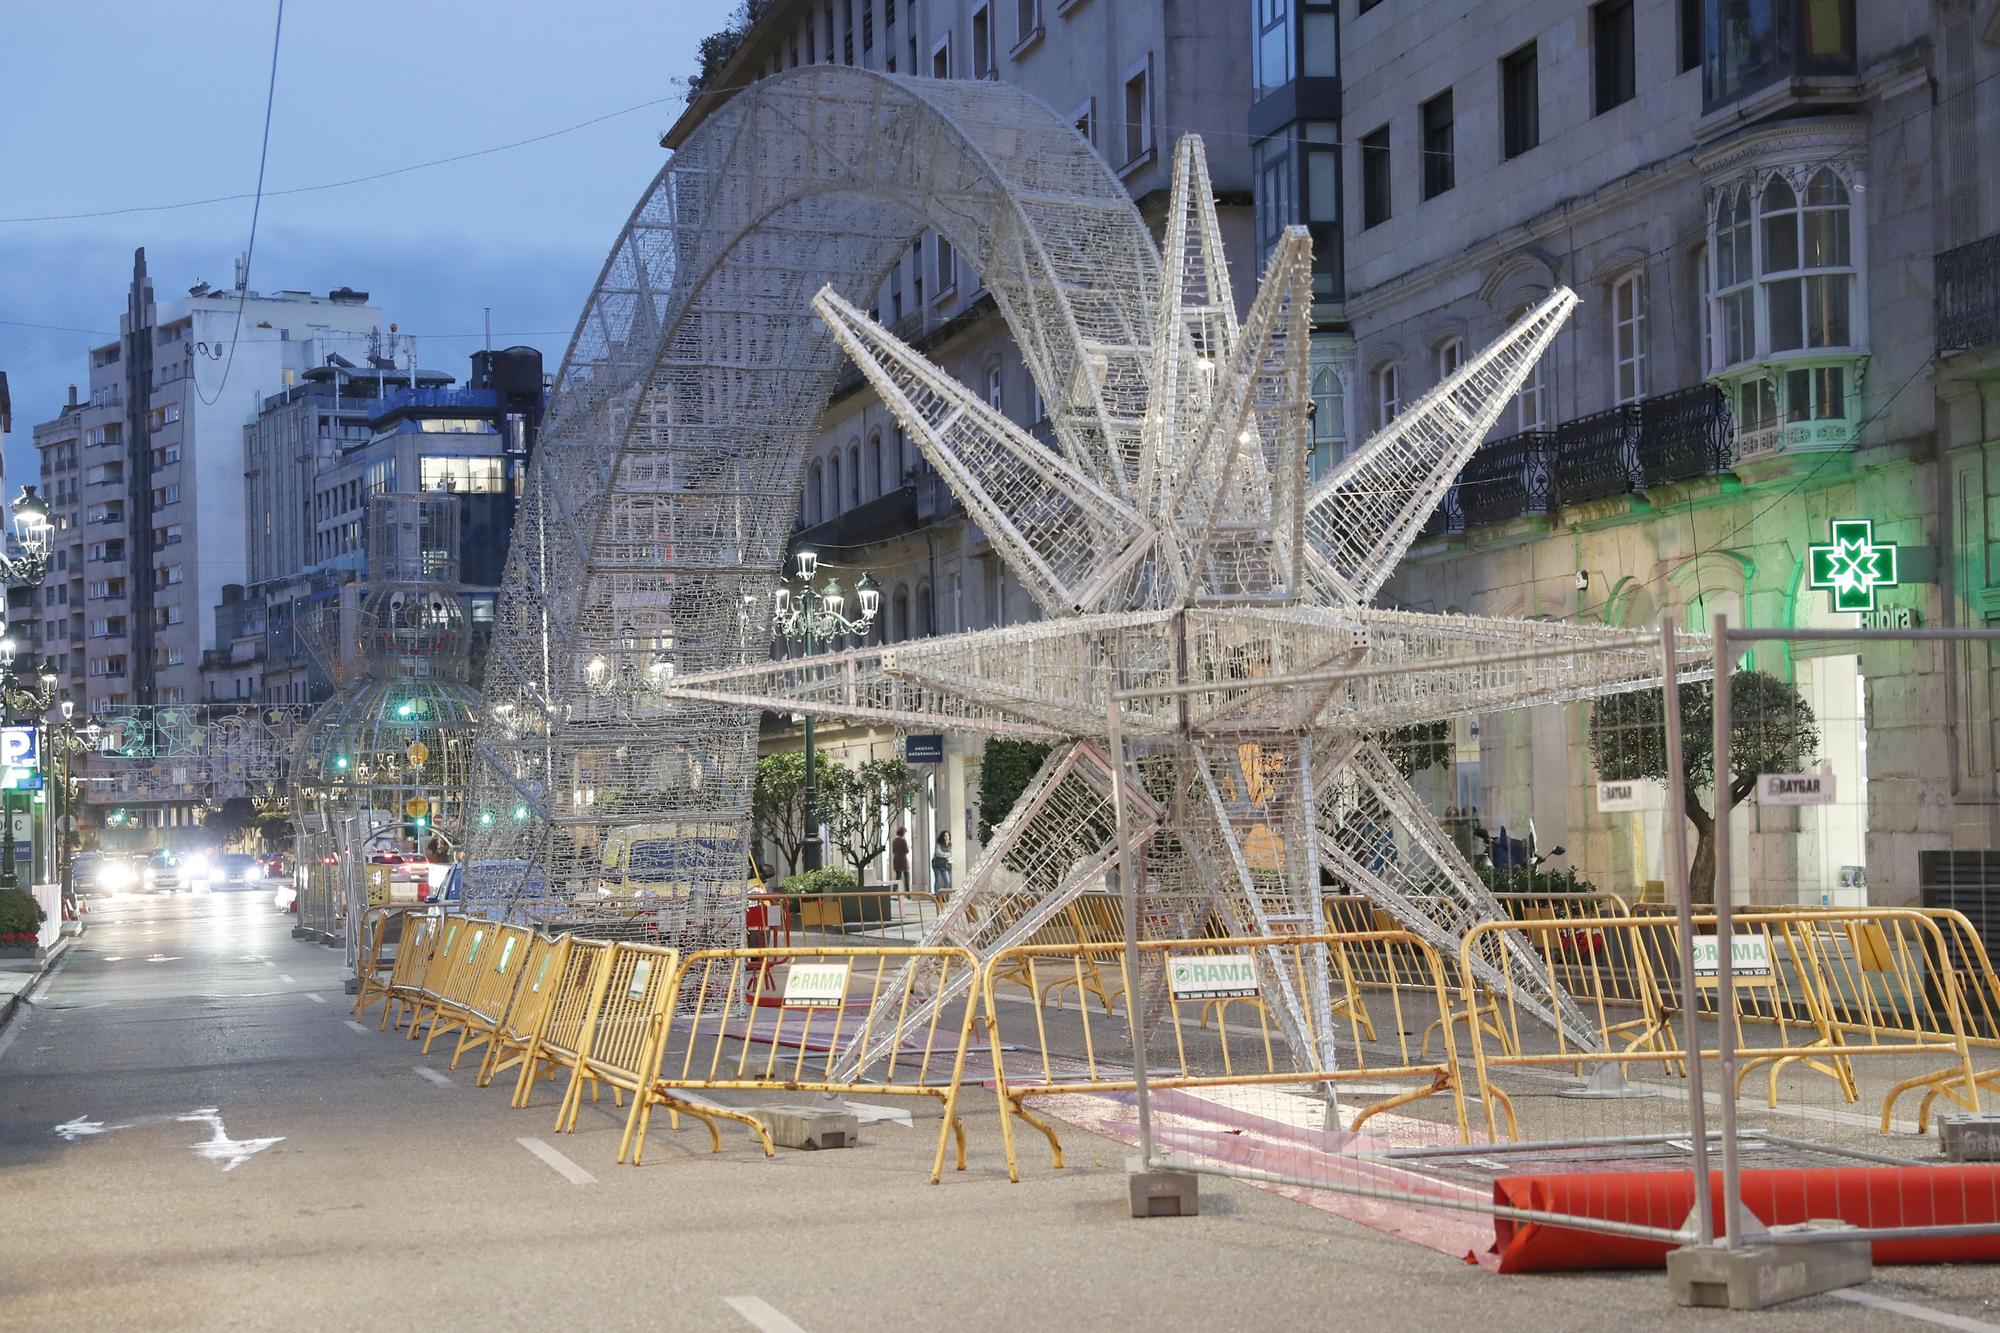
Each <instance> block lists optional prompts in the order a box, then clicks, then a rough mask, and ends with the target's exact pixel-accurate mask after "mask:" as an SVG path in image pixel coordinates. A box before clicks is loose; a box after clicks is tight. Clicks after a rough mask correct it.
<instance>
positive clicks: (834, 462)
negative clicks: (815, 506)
mask: <svg viewBox="0 0 2000 1333" xmlns="http://www.w3.org/2000/svg"><path fill="white" fill-rule="evenodd" d="M840 496H841V490H840V450H838V449H836V450H834V451H833V453H832V455H831V456H829V457H828V458H827V460H826V516H827V517H828V518H832V517H834V516H835V515H837V514H838V513H840Z"/></svg>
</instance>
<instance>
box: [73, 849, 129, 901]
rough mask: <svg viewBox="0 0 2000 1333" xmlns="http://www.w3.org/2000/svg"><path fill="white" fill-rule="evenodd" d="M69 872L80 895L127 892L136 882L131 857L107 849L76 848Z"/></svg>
mask: <svg viewBox="0 0 2000 1333" xmlns="http://www.w3.org/2000/svg"><path fill="white" fill-rule="evenodd" d="M69 873H70V883H72V884H74V885H75V886H76V892H77V896H78V897H80V898H108V897H110V896H111V895H113V894H116V893H129V892H131V891H132V890H133V889H134V888H136V887H138V884H139V872H138V871H136V870H134V869H133V868H132V862H131V860H130V859H129V858H127V857H123V856H114V855H112V854H111V853H109V852H78V853H77V854H76V855H75V856H74V857H72V858H70V863H69Z"/></svg>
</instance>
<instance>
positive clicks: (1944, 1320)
mask: <svg viewBox="0 0 2000 1333" xmlns="http://www.w3.org/2000/svg"><path fill="white" fill-rule="evenodd" d="M1827 1295H1829V1296H1835V1297H1838V1298H1839V1299H1841V1300H1843V1301H1852V1302H1853V1303H1854V1304H1856V1305H1866V1306H1868V1307H1870V1308H1871V1309H1876V1310H1887V1311H1888V1312H1889V1313H1890V1314H1899V1315H1902V1316H1903V1317H1904V1318H1906V1319H1917V1320H1921V1321H1923V1322H1924V1323H1926V1324H1936V1325H1937V1326H1938V1327H1940V1328H1955V1329H1959V1330H1961V1333H2000V1324H1989V1323H1987V1322H1986V1321H1985V1320H1983V1319H1971V1318H1968V1317H1966V1316H1965V1315H1962V1314H1947V1313H1945V1312H1944V1311H1943V1310H1933V1309H1931V1308H1930V1307H1929V1306H1925V1305H1915V1304H1912V1303H1911V1302H1909V1301H1899V1300H1896V1299H1894V1298H1893V1297H1889V1296H1877V1295H1876V1294H1875V1293H1873V1292H1871V1291H1856V1290H1854V1289H1852V1288H1849V1289H1848V1290H1845V1291H1829V1292H1828V1293H1827Z"/></svg>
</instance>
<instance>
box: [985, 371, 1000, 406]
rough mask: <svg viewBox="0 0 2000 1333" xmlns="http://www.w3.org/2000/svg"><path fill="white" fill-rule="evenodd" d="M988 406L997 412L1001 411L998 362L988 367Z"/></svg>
mask: <svg viewBox="0 0 2000 1333" xmlns="http://www.w3.org/2000/svg"><path fill="white" fill-rule="evenodd" d="M986 405H987V406H988V407H990V408H992V409H993V410H994V411H995V412H998V411H999V410H1000V363H999V362H998V361H995V362H994V363H993V364H992V365H990V366H988V367H986Z"/></svg>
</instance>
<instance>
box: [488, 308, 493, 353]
mask: <svg viewBox="0 0 2000 1333" xmlns="http://www.w3.org/2000/svg"><path fill="white" fill-rule="evenodd" d="M486 352H487V355H489V356H491V355H492V354H493V307H492V306H487V307H486Z"/></svg>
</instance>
